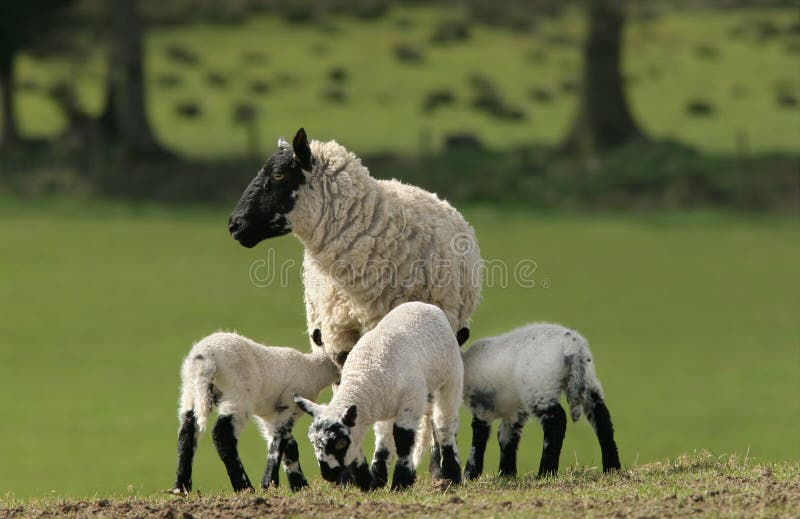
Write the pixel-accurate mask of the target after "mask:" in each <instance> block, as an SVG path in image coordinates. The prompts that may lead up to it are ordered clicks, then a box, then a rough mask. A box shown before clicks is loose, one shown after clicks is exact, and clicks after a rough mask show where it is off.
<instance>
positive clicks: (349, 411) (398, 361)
mask: <svg viewBox="0 0 800 519" xmlns="http://www.w3.org/2000/svg"><path fill="white" fill-rule="evenodd" d="M462 380H463V367H462V363H461V354H460V351H459V346H458V341H457V340H456V338H455V336H454V334H453V332H452V329H451V328H450V323H449V322H448V320H447V317H446V316H445V315H444V313H443V312H442V311H441V310H440V309H439V308H437V307H435V306H433V305H429V304H426V303H419V302H412V303H404V304H401V305H399V306H397V307H396V308H395V309H393V310H392V311H391V312H389V313H388V314H387V315H386V317H384V318H383V319H382V320H381V321H380V322H379V323H378V325H377V326H376V327H375V328H373V329H372V330H371V331H369V332H367V333H366V334H364V336H363V337H361V339H359V341H358V343H357V344H356V346H355V347H354V348H353V350H352V351H351V353H350V357H349V358H348V360H347V362H346V363H345V365H344V367H343V369H342V378H341V384H340V385H339V387H338V389H337V390H336V392H335V393H334V396H333V399H332V400H331V401H330V403H328V404H327V405H320V404H315V403H314V402H312V401H310V400H308V399H306V398H303V397H302V396H299V395H298V396H296V397H295V399H294V400H295V402H296V403H297V405H298V406H299V407H300V408H301V409H303V410H304V411H305V412H307V413H308V414H310V415H311V416H312V417H313V421H312V423H311V427H310V428H309V431H308V437H309V439H310V440H311V444H312V445H313V446H314V453H315V455H316V457H317V461H318V462H319V466H320V471H321V473H322V477H323V478H324V479H326V480H327V481H339V479H340V477H341V476H342V473H343V472H345V470H346V469H349V470H350V472H351V473H352V475H353V477H354V479H355V482H356V484H357V485H358V486H359V487H360V488H361V489H362V490H370V489H374V488H378V487H382V486H384V485H385V484H386V482H387V479H388V464H389V463H390V461H391V457H392V451H393V450H396V453H397V463H396V464H395V469H394V476H393V477H392V485H391V488H392V489H393V490H399V489H403V488H406V487H408V486H410V485H412V484H413V483H414V481H415V478H416V467H417V464H418V463H419V459H420V457H421V455H422V452H423V450H424V448H425V447H427V445H426V442H425V441H424V440H425V437H426V436H427V434H426V432H425V431H424V427H422V426H423V424H424V422H425V421H426V420H425V417H426V416H427V415H428V413H430V412H431V409H430V408H432V422H433V427H432V431H431V432H432V433H433V438H434V439H435V440H436V441H437V442H438V443H439V445H440V449H441V456H440V464H439V467H438V468H439V470H440V473H441V477H442V478H444V479H445V480H449V481H450V482H452V483H459V482H460V481H461V468H460V463H459V461H458V449H457V446H456V430H457V428H458V408H459V404H460V402H461V392H462ZM392 420H393V421H394V424H393V425H392V426H391V427H392V435H391V436H389V435H386V434H383V435H379V436H378V437H377V438H376V446H375V461H374V463H373V466H372V471H370V469H369V467H368V466H367V462H366V460H365V458H364V453H363V451H362V448H361V443H362V440H363V438H364V434H365V432H366V430H367V428H368V427H369V426H370V425H372V424H375V423H378V424H379V426H380V427H381V428H384V429H385V428H388V427H389V424H390V423H391V422H390V421H392ZM388 438H391V440H389V439H388Z"/></svg>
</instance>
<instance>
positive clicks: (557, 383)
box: [431, 323, 620, 479]
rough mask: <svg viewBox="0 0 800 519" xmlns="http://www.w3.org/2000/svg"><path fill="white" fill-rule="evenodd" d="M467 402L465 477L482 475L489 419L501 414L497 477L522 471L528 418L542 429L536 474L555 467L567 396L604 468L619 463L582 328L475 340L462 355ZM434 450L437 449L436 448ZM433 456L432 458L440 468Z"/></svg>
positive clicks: (552, 327)
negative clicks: (522, 438) (561, 400)
mask: <svg viewBox="0 0 800 519" xmlns="http://www.w3.org/2000/svg"><path fill="white" fill-rule="evenodd" d="M463 361H464V402H465V403H466V405H467V406H468V407H469V408H470V410H471V411H472V450H471V451H470V455H469V460H468V461H467V466H466V468H465V470H464V477H465V478H467V479H474V478H477V477H479V476H480V475H481V473H482V472H483V457H484V452H485V450H486V442H487V440H488V438H489V432H490V428H491V424H492V422H493V421H494V420H496V419H498V418H499V419H500V420H501V421H500V428H499V430H498V433H497V439H498V441H499V442H500V475H501V476H509V477H513V476H515V475H516V474H517V447H518V446H519V441H520V436H521V435H522V428H523V427H524V426H525V423H526V422H527V421H528V419H529V418H530V417H534V418H536V419H537V420H538V421H539V423H540V424H541V426H542V430H543V431H544V445H543V447H542V459H541V462H540V464H539V476H540V477H542V476H548V475H553V474H555V473H556V472H558V462H559V457H560V455H561V446H562V443H563V441H564V434H565V432H566V429H567V415H566V413H565V412H564V409H563V408H562V407H561V404H560V403H559V398H560V397H561V393H562V392H564V393H566V395H567V402H569V405H570V411H571V412H570V414H571V416H572V420H573V421H577V420H578V419H579V418H580V416H581V414H585V415H586V418H587V420H588V421H589V423H590V424H591V425H592V427H593V428H594V431H595V434H596V435H597V439H598V441H599V443H600V450H601V453H602V463H603V472H608V471H611V470H614V469H619V468H620V463H619V454H618V452H617V444H616V443H615V441H614V426H613V425H612V423H611V415H610V413H609V411H608V407H606V404H605V400H604V399H603V388H602V386H601V385H600V381H599V380H598V378H597V374H596V373H595V367H594V361H593V359H592V352H591V351H590V350H589V344H588V342H587V341H586V339H584V338H583V336H581V335H580V334H579V333H578V332H576V331H574V330H570V329H569V328H565V327H563V326H560V325H557V324H547V323H536V324H530V325H528V326H523V327H521V328H517V329H516V330H513V331H511V332H509V333H506V334H504V335H499V336H497V337H490V338H486V339H481V340H478V341H476V342H475V343H474V344H473V345H472V346H471V347H470V348H469V349H468V350H467V351H466V352H464V354H463ZM435 451H436V447H435V446H434V453H435ZM435 458H436V456H432V458H431V463H432V464H433V465H434V467H435V466H436V459H435Z"/></svg>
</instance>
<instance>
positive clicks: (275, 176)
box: [272, 171, 286, 180]
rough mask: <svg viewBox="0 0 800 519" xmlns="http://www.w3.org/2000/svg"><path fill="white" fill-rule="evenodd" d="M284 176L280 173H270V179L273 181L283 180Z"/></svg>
mask: <svg viewBox="0 0 800 519" xmlns="http://www.w3.org/2000/svg"><path fill="white" fill-rule="evenodd" d="M285 176H286V175H285V174H284V173H283V172H281V171H273V172H272V178H273V179H275V180H283V177H285Z"/></svg>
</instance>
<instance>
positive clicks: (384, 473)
mask: <svg viewBox="0 0 800 519" xmlns="http://www.w3.org/2000/svg"><path fill="white" fill-rule="evenodd" d="M393 425H394V422H393V421H392V420H384V421H382V422H375V426H374V429H375V452H374V453H373V455H372V466H371V468H370V472H371V473H372V486H373V488H383V487H385V486H386V483H388V482H389V464H390V463H391V462H392V456H393V455H394V450H395V446H394V437H393V432H392V428H393Z"/></svg>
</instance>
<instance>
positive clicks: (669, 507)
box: [0, 469, 800, 519]
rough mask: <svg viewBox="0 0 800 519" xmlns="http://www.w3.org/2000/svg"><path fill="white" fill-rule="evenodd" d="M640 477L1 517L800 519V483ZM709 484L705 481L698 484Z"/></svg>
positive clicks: (163, 499) (53, 508) (32, 507)
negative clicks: (709, 518)
mask: <svg viewBox="0 0 800 519" xmlns="http://www.w3.org/2000/svg"><path fill="white" fill-rule="evenodd" d="M654 476H657V475H656V474H648V475H646V476H645V477H641V476H640V475H637V473H636V472H633V471H629V472H627V473H623V474H620V475H618V476H614V478H613V479H611V480H609V478H601V477H597V478H588V479H584V480H582V481H576V480H575V479H569V478H567V479H566V480H565V481H561V479H559V480H556V481H551V482H549V483H547V482H537V481H535V480H531V481H529V480H528V479H524V480H521V481H517V482H516V483H505V482H497V481H496V480H488V481H486V482H479V483H477V484H471V485H469V486H466V487H460V488H456V489H450V490H442V489H440V488H436V487H434V486H432V485H431V484H430V483H429V482H428V484H427V485H420V486H418V487H416V488H415V489H414V490H413V491H411V492H405V493H389V492H385V491H382V492H378V493H375V494H370V495H367V494H362V493H360V492H359V491H357V490H355V489H352V490H346V491H340V490H338V489H330V488H329V487H326V486H319V487H314V488H313V489H311V490H307V491H304V492H302V493H299V494H295V495H287V494H285V493H283V492H282V491H278V490H270V491H267V492H265V493H257V494H243V495H238V496H214V497H204V496H199V495H197V494H193V495H192V496H190V497H167V496H154V497H150V498H142V499H130V500H110V499H99V500H94V501H73V502H69V501H61V502H52V503H46V502H41V503H31V504H25V505H20V506H12V507H6V508H0V518H3V519H6V518H17V517H124V518H128V517H130V518H134V517H158V518H165V519H167V518H168V519H173V518H175V519H178V518H182V519H190V518H217V517H218V518H244V517H267V516H298V517H306V516H313V517H315V518H321V517H337V518H342V517H361V516H370V517H371V516H376V517H408V516H423V517H443V516H447V517H453V516H458V517H465V516H471V517H509V516H518V517H530V516H580V517H587V516H589V517H642V518H644V517H685V516H688V515H700V516H705V515H710V516H714V517H753V516H764V517H798V516H800V478H794V477H792V478H789V479H785V478H776V477H774V476H773V474H772V473H771V472H770V471H769V469H765V470H762V471H760V472H759V473H757V474H754V475H752V476H751V475H747V476H743V475H732V474H719V473H718V474H716V475H715V476H716V477H715V478H714V479H711V478H709V477H708V476H710V474H696V475H693V474H692V471H691V470H689V471H687V472H685V473H682V474H680V476H679V477H678V478H675V477H674V475H673V477H664V478H663V479H662V480H661V481H660V482H659V481H658V480H657V479H656V478H654ZM698 476H701V477H698Z"/></svg>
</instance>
